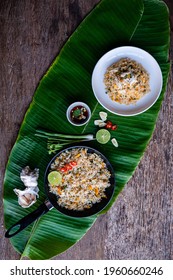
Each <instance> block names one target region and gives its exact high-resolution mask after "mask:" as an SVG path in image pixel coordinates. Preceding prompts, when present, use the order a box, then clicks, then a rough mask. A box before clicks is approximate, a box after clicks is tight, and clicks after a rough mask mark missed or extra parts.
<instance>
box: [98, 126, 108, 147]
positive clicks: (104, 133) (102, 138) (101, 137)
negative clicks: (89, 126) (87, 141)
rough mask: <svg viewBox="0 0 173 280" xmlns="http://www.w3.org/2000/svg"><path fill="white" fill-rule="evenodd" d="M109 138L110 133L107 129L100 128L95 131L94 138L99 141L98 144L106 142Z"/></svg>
mask: <svg viewBox="0 0 173 280" xmlns="http://www.w3.org/2000/svg"><path fill="white" fill-rule="evenodd" d="M110 138H111V134H110V132H109V131H108V130H106V129H100V130H99V131H97V133H96V140H97V141H98V142H99V143H100V144H106V143H107V142H108V141H109V140H110Z"/></svg>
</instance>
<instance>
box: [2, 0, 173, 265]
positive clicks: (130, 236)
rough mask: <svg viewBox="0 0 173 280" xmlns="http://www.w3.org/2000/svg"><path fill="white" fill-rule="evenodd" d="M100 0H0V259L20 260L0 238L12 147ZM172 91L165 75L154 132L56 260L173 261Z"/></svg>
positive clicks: (169, 1) (170, 2)
mask: <svg viewBox="0 0 173 280" xmlns="http://www.w3.org/2000/svg"><path fill="white" fill-rule="evenodd" d="M98 2H99V1H98V0H87V1H85V0H79V1H76V0H59V1H56V0H49V1H46V0H37V1H35V0H29V1H27V0H18V1H14V0H11V1H10V0H9V1H6V0H1V2H0V75H1V78H0V96H1V99H0V114H1V115H0V128H1V146H0V149H1V153H0V180H1V200H0V219H1V227H0V237H1V239H0V259H6V260H9V259H19V258H20V255H19V254H18V253H16V252H15V251H14V249H13V247H12V246H11V244H10V242H9V240H7V239H5V238H4V226H3V201H2V197H3V186H2V185H3V183H2V182H3V176H4V171H5V165H6V163H7V160H8V156H9V153H10V150H11V148H12V146H13V144H14V142H15V140H16V137H17V134H18V131H19V128H20V125H21V122H22V120H23V117H24V114H25V112H26V110H27V108H28V106H29V104H30V102H31V100H32V97H33V93H34V91H35V89H36V87H37V85H38V82H39V80H40V79H41V77H42V76H43V74H44V73H45V71H46V70H47V69H48V67H49V65H50V64H51V62H52V61H53V59H54V58H55V56H56V55H57V54H58V52H59V50H60V49H61V47H62V46H63V44H64V43H65V41H66V40H67V38H68V37H69V35H71V34H72V32H73V31H74V30H75V28H76V27H77V25H78V24H79V23H80V22H81V21H82V19H83V18H84V17H85V16H86V14H87V13H88V12H89V11H90V10H91V9H92V8H93V7H94V5H95V4H97V3H98ZM165 2H166V3H167V4H168V6H169V8H170V13H171V20H172V22H171V28H172V33H171V35H172V37H171V57H172V59H173V2H172V0H165ZM171 73H172V74H173V68H171ZM172 91H173V83H172V75H171V74H170V77H169V82H168V87H167V92H166V94H165V98H164V101H163V104H162V109H161V111H160V114H159V118H158V121H157V125H156V129H155V132H154V134H153V137H152V139H151V141H150V144H149V146H148V148H147V150H146V152H145V155H144V157H143V159H142V160H141V162H140V164H139V166H138V168H137V169H136V171H135V174H134V175H133V178H132V179H131V180H130V181H129V183H128V184H127V185H126V186H125V188H124V190H123V191H122V193H121V194H120V195H119V197H118V199H117V200H116V203H115V204H114V206H113V207H112V208H111V209H110V211H109V212H108V213H107V214H106V215H102V216H100V217H99V218H98V219H97V221H96V223H95V224H94V226H93V227H92V228H91V229H90V230H89V231H88V233H87V234H86V235H85V236H84V237H83V238H82V239H81V240H80V241H79V242H78V243H77V244H75V246H73V247H72V248H70V249H69V250H68V251H66V252H65V253H63V254H61V255H59V256H57V257H55V258H54V259H70V260H74V259H173V238H172V237H173V189H172V182H173V177H172V174H173V171H172V166H171V165H172V156H173V145H172V133H173V108H172V104H173V103H172V101H173V100H172V96H173V95H172V96H171V93H172Z"/></svg>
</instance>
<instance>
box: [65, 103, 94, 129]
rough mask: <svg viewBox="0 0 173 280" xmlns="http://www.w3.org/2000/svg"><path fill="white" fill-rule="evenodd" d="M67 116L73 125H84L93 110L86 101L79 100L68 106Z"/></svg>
mask: <svg viewBox="0 0 173 280" xmlns="http://www.w3.org/2000/svg"><path fill="white" fill-rule="evenodd" d="M66 116H67V119H68V121H69V122H70V123H71V124H72V125H75V126H82V125H84V124H86V123H87V122H88V121H89V120H90V118H91V110H90V108H89V107H88V105H87V104H86V103H83V102H80V101H78V102H74V103H72V104H71V105H70V106H69V107H68V109H67V112H66Z"/></svg>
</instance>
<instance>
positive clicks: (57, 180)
mask: <svg viewBox="0 0 173 280" xmlns="http://www.w3.org/2000/svg"><path fill="white" fill-rule="evenodd" d="M47 179H48V182H49V184H51V185H52V186H58V185H59V184H61V181H62V175H61V174H60V173H59V172H58V171H52V172H50V173H49V174H48V177H47Z"/></svg>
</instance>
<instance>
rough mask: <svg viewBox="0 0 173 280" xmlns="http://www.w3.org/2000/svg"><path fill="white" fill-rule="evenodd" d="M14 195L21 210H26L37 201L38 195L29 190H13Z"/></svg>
mask: <svg viewBox="0 0 173 280" xmlns="http://www.w3.org/2000/svg"><path fill="white" fill-rule="evenodd" d="M14 192H15V194H16V195H17V196H18V203H19V205H20V206H22V207H23V208H28V207H30V206H31V205H32V204H34V203H35V202H36V200H37V197H38V194H37V192H35V191H33V190H32V189H31V188H26V189H25V190H24V191H21V190H19V189H14Z"/></svg>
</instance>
